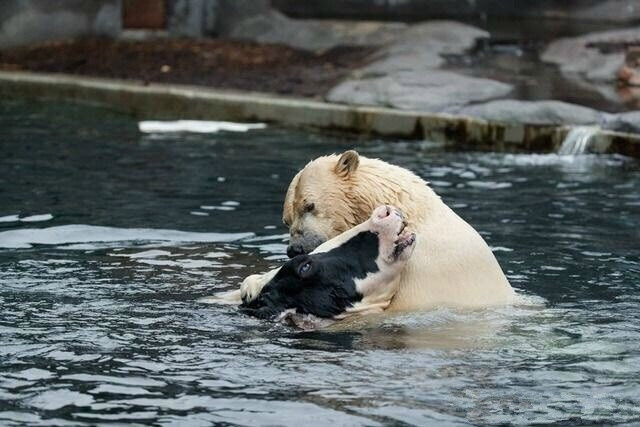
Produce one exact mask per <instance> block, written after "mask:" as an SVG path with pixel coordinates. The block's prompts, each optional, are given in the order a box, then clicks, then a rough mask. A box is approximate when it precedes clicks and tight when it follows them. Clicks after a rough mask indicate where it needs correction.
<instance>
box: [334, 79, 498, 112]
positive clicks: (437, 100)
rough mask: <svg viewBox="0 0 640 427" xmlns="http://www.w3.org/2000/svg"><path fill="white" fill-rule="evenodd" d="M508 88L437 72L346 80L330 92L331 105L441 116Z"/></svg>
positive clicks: (490, 81)
mask: <svg viewBox="0 0 640 427" xmlns="http://www.w3.org/2000/svg"><path fill="white" fill-rule="evenodd" d="M510 91H511V86H510V85H508V84H504V83H500V82H496V81H493V80H488V79H479V78H473V77H466V76H462V75H459V74H455V73H451V72H447V71H440V70H427V71H399V72H394V73H391V74H389V75H386V76H384V77H374V78H365V79H351V80H347V81H345V82H343V83H341V84H339V85H338V86H336V87H335V88H334V89H332V90H331V91H330V93H329V94H328V96H327V99H328V100H329V101H331V102H339V103H346V104H361V105H380V106H386V107H393V108H399V109H403V110H419V111H429V112H440V111H444V110H446V109H450V108H453V107H460V106H463V105H466V104H468V103H471V102H478V101H484V100H487V99H491V98H496V97H499V96H504V95H506V94H508V93H509V92H510Z"/></svg>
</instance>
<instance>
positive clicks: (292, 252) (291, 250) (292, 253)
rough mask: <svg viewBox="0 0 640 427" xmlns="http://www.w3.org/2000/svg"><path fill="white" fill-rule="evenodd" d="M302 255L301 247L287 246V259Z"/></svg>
mask: <svg viewBox="0 0 640 427" xmlns="http://www.w3.org/2000/svg"><path fill="white" fill-rule="evenodd" d="M302 254H304V249H302V245H289V247H288V248H287V256H288V257H289V258H293V257H296V256H298V255H302Z"/></svg>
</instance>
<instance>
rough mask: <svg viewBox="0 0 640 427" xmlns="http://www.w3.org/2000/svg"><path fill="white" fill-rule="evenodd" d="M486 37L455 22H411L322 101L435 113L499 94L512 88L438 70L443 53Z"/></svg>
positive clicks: (460, 50)
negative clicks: (367, 63) (369, 61)
mask: <svg viewBox="0 0 640 427" xmlns="http://www.w3.org/2000/svg"><path fill="white" fill-rule="evenodd" d="M486 37H489V34H488V33H487V32H486V31H483V30H480V29H478V28H475V27H472V26H469V25H466V24H462V23H459V22H454V21H432V22H426V23H423V24H416V25H412V26H411V27H409V28H408V29H407V30H406V31H404V32H403V33H402V34H401V35H399V36H398V37H397V38H396V39H395V40H394V41H393V42H392V43H390V44H387V45H386V46H384V47H383V48H382V49H380V51H378V52H377V54H376V55H375V56H374V57H373V58H372V59H373V61H372V62H371V63H370V64H369V65H367V66H366V67H364V68H362V69H360V70H357V71H356V72H354V73H353V75H352V77H351V78H350V79H349V80H346V81H344V82H342V83H340V84H339V85H338V86H336V87H335V88H333V89H332V90H331V91H330V92H329V94H328V95H327V100H329V101H331V102H340V103H346V104H361V105H380V106H386V107H393V108H400V109H403V110H419V111H429V112H438V111H443V110H444V109H447V108H453V107H461V106H463V105H466V104H468V103H471V102H479V101H486V100H489V99H493V98H498V97H501V96H504V95H506V94H508V93H509V92H510V91H511V89H512V87H511V86H510V85H508V84H506V83H500V82H497V81H493V80H489V79H481V78H474V77H467V76H463V75H460V74H456V73H454V72H449V71H444V70H439V69H438V68H439V67H440V66H441V65H443V64H444V62H445V61H444V58H443V56H442V55H445V54H462V53H464V52H466V51H467V50H469V49H470V48H472V47H473V46H474V45H475V44H476V43H477V41H478V39H480V38H486Z"/></svg>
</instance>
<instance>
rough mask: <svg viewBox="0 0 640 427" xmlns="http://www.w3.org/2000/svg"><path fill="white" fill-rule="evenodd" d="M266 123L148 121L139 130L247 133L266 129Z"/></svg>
mask: <svg viewBox="0 0 640 427" xmlns="http://www.w3.org/2000/svg"><path fill="white" fill-rule="evenodd" d="M266 127H267V125H266V124H264V123H234V122H214V121H205V120H175V121H155V120H148V121H142V122H139V123H138V129H140V132H144V133H163V132H195V133H216V132H220V131H227V132H247V131H249V130H252V129H264V128H266Z"/></svg>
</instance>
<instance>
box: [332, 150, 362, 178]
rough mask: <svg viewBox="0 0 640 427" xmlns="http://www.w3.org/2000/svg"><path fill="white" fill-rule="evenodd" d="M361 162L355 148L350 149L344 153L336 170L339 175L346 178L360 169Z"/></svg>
mask: <svg viewBox="0 0 640 427" xmlns="http://www.w3.org/2000/svg"><path fill="white" fill-rule="evenodd" d="M359 164H360V155H359V154H358V152H357V151H355V150H349V151H345V152H344V153H342V155H341V156H340V158H339V159H338V163H336V167H335V169H334V170H335V172H336V174H337V175H339V176H341V177H343V178H346V177H347V176H349V175H351V174H352V173H354V172H355V171H356V169H358V165H359Z"/></svg>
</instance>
